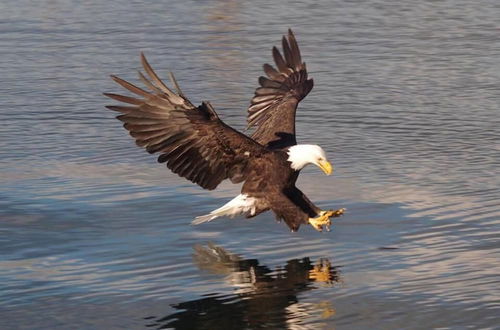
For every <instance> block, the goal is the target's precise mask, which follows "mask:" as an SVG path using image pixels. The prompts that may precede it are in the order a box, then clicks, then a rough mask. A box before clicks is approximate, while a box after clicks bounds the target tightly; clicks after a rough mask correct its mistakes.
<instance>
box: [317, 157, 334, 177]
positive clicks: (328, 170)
mask: <svg viewBox="0 0 500 330" xmlns="http://www.w3.org/2000/svg"><path fill="white" fill-rule="evenodd" d="M317 165H318V166H319V168H321V169H322V170H323V172H325V174H326V175H330V174H332V172H333V166H332V164H330V162H329V161H327V160H324V159H322V160H320V161H318V163H317Z"/></svg>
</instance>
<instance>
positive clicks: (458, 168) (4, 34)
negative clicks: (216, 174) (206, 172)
mask: <svg viewBox="0 0 500 330" xmlns="http://www.w3.org/2000/svg"><path fill="white" fill-rule="evenodd" d="M498 17H500V4H499V3H498V2H497V1H493V0H489V1H488V0H485V1H477V2H470V1H461V0H455V1H452V0H448V1H423V2H414V1H406V0H404V1H398V2H397V3H396V2H393V1H382V0H379V1H350V2H345V1H326V0H320V1H307V2H289V1H273V2H267V1H260V0H258V1H252V2H243V1H234V0H233V1H232V0H227V1H220V0H219V1H216V0H213V1H210V0H209V1H201V2H200V1H169V2H168V3H164V4H160V3H146V2H144V3H143V2H117V1H105V2H104V1H103V2H93V3H86V2H76V1H41V2H37V3H36V4H33V3H32V2H30V1H23V0H22V1H15V2H14V1H3V2H2V3H1V4H0V51H1V53H2V60H1V61H0V69H1V77H2V79H1V80H0V93H1V95H2V99H1V101H0V122H1V123H2V125H1V126H0V283H1V285H2V289H1V290H0V312H1V315H2V320H1V322H0V328H2V329H3V328H5V329H34V328H36V329H123V328H130V329H141V328H175V329H231V328H233V329H244V328H247V329H254V328H260V327H266V328H272V329H286V328H289V329H333V328H335V329H353V328H355V329H356V328H358V329H359V328H378V329H401V328H407V329H422V328H491V329H493V328H496V327H498V324H499V323H500V322H499V318H498V315H500V289H499V288H500V280H499V279H500V188H499V187H500V179H499V177H500V176H499V175H498V174H499V173H498V168H499V166H500V128H499V127H500V117H499V106H500V93H499V91H500V64H499V63H500V62H499V61H498V59H499V58H500V38H499V32H500V20H499V19H498ZM289 27H291V28H293V29H294V31H295V33H296V36H297V39H298V41H299V44H300V47H301V49H302V53H303V58H304V60H305V61H306V62H307V66H308V70H309V71H310V75H311V76H312V77H313V78H314V80H315V87H314V89H313V91H312V92H311V93H310V94H309V96H308V97H307V98H306V99H305V100H304V101H303V102H302V103H301V105H300V109H299V113H298V118H297V131H298V137H299V141H300V142H301V143H316V144H320V145H321V146H322V147H323V148H324V149H325V150H326V151H327V154H328V155H329V157H330V158H331V160H332V161H333V164H334V166H335V173H334V175H333V176H331V177H325V176H324V175H322V173H321V172H320V171H319V170H318V169H316V168H308V169H307V170H306V171H304V172H303V173H302V174H301V178H300V180H299V186H300V187H301V189H302V190H303V191H304V192H306V193H307V194H308V196H310V197H311V199H312V200H314V201H315V202H317V203H318V204H319V205H320V206H321V207H323V208H340V207H346V208H347V213H346V215H345V216H343V217H342V218H340V219H336V220H335V225H334V226H333V230H332V232H330V233H317V232H315V231H314V230H313V229H312V228H307V227H302V228H301V230H300V231H299V232H298V233H293V234H292V233H290V232H289V231H288V229H287V227H286V226H285V225H284V224H282V223H276V222H275V221H274V217H273V215H272V214H271V213H266V214H263V215H261V216H259V217H257V218H256V219H252V220H245V219H233V220H231V219H222V220H218V221H215V222H213V223H208V224H205V225H202V226H196V227H193V226H190V225H189V223H190V221H191V220H192V219H193V218H194V217H195V216H197V215H201V214H204V213H207V212H209V211H211V210H213V209H215V208H217V207H219V206H221V205H222V204H223V203H225V202H226V201H227V200H229V199H230V198H232V197H234V196H235V195H236V194H237V193H238V192H239V187H238V186H233V185H231V184H229V183H225V184H223V185H222V186H221V187H220V188H219V189H217V190H216V191H213V192H207V191H203V190H202V189H201V188H199V187H196V186H194V185H192V184H191V183H190V182H188V181H186V180H184V179H182V178H179V177H177V176H175V175H174V174H172V173H170V172H169V171H168V170H167V169H165V168H164V167H163V166H162V165H160V164H157V163H156V160H155V157H153V156H150V155H148V154H147V153H145V152H143V151H142V150H140V149H139V148H137V147H136V146H135V145H134V143H133V141H132V139H131V138H130V137H129V136H128V135H127V133H126V132H125V130H124V129H123V128H122V127H121V124H120V123H119V122H118V121H117V120H116V119H114V118H113V116H114V113H111V112H110V111H107V110H106V109H104V105H106V104H109V100H107V99H106V98H105V97H104V96H102V94H101V93H102V92H104V91H107V92H118V91H120V88H119V87H118V86H116V84H114V83H113V82H112V81H111V80H110V79H109V77H108V76H109V74H117V75H119V76H121V77H123V78H125V79H127V80H132V81H138V80H136V79H137V78H136V73H135V71H136V70H137V69H138V68H139V64H140V63H139V53H140V51H144V52H145V53H146V54H147V55H148V58H149V60H150V62H151V64H152V65H153V67H155V68H156V69H157V70H158V72H159V74H160V75H161V76H163V77H166V76H167V72H168V70H172V71H174V72H175V74H176V77H177V79H178V81H179V83H180V85H181V87H182V88H183V90H184V92H185V93H186V94H187V96H188V97H189V98H190V99H191V101H192V102H193V103H198V102H201V100H209V101H211V103H212V104H213V105H214V107H215V108H216V110H217V111H218V113H219V114H220V115H221V117H222V118H223V119H224V120H225V121H226V122H227V123H228V124H230V125H232V126H234V127H236V128H238V129H244V127H245V115H246V113H245V109H246V108H247V106H248V104H249V100H250V98H251V96H252V95H253V90H254V89H255V87H256V86H257V77H258V76H259V75H261V74H262V73H261V65H262V64H263V63H265V62H269V61H271V52H270V50H271V47H272V46H273V45H276V44H279V42H280V38H281V35H282V34H284V33H286V31H287V29H288V28H289Z"/></svg>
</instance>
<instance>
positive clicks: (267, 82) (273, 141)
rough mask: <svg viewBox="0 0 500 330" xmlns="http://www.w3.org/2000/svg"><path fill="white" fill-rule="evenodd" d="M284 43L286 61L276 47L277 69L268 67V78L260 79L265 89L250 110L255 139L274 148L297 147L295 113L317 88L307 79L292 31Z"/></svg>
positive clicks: (284, 39)
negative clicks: (254, 128) (254, 127)
mask: <svg viewBox="0 0 500 330" xmlns="http://www.w3.org/2000/svg"><path fill="white" fill-rule="evenodd" d="M282 43H283V53H284V55H285V57H284V58H283V56H282V55H281V53H280V52H279V50H278V49H277V48H276V47H273V57H274V62H275V63H276V67H277V69H275V68H273V67H272V66H271V65H269V64H264V72H265V73H266V74H267V76H268V78H266V77H260V78H259V84H260V86H261V87H259V88H257V89H256V90H255V96H254V97H253V98H252V101H251V105H250V107H249V108H248V127H249V128H250V127H252V126H256V127H257V130H256V131H255V132H254V133H253V135H252V138H253V139H254V140H255V141H257V142H259V143H260V144H262V145H265V146H267V147H270V148H284V147H288V146H291V145H294V144H296V143H297V142H296V139H295V110H296V109H297V105H298V103H299V102H300V100H302V99H303V98H304V97H305V96H306V95H307V94H308V93H309V92H310V91H311V89H312V87H313V80H312V79H307V70H306V64H305V63H304V62H302V60H301V56H300V51H299V46H298V45H297V41H296V40H295V36H294V35H293V32H292V30H288V39H287V38H286V37H285V36H283V40H282Z"/></svg>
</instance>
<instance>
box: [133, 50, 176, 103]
mask: <svg viewBox="0 0 500 330" xmlns="http://www.w3.org/2000/svg"><path fill="white" fill-rule="evenodd" d="M141 63H142V67H143V68H144V70H145V71H146V73H147V74H148V76H150V77H151V80H152V81H153V82H154V83H155V84H156V87H158V88H159V89H161V90H162V91H163V92H165V93H166V94H167V95H169V96H171V95H173V94H174V92H172V91H171V90H170V89H169V88H168V87H167V85H165V84H164V83H163V81H161V79H160V78H159V77H158V75H157V74H156V72H154V70H153V68H152V67H151V65H149V62H148V60H147V59H146V56H144V53H142V52H141Z"/></svg>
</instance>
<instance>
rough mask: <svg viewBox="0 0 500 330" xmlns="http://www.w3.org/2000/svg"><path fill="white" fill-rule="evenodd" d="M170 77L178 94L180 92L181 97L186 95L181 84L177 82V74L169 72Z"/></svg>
mask: <svg viewBox="0 0 500 330" xmlns="http://www.w3.org/2000/svg"><path fill="white" fill-rule="evenodd" d="M168 77H169V78H170V81H171V82H172V84H173V85H174V87H175V89H176V90H177V94H179V96H181V97H184V98H185V96H184V93H182V90H181V88H180V87H179V84H178V83H177V79H175V76H174V74H173V73H172V72H169V73H168Z"/></svg>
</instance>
